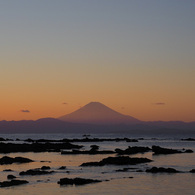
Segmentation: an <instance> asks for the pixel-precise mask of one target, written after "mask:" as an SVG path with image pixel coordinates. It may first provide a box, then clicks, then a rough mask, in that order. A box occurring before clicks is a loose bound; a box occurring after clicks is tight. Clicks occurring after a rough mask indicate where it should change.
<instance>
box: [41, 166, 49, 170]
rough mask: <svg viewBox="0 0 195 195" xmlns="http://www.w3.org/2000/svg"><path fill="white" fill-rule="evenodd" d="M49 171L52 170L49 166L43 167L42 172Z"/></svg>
mask: <svg viewBox="0 0 195 195" xmlns="http://www.w3.org/2000/svg"><path fill="white" fill-rule="evenodd" d="M49 169H51V168H50V167H49V166H42V167H41V170H49Z"/></svg>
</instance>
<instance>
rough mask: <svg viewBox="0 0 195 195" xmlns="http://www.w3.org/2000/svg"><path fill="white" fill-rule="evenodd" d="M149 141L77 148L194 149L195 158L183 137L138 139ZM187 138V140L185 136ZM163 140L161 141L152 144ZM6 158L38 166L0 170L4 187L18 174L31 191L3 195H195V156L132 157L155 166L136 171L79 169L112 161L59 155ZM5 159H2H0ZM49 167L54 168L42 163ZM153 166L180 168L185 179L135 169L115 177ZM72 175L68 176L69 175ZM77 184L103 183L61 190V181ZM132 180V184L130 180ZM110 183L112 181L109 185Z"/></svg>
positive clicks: (192, 144) (60, 136)
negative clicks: (42, 171)
mask: <svg viewBox="0 0 195 195" xmlns="http://www.w3.org/2000/svg"><path fill="white" fill-rule="evenodd" d="M0 137H4V138H10V139H14V140H15V139H16V138H19V139H21V140H24V139H27V138H31V139H41V138H45V139H63V138H82V135H79V134H66V135H65V134H6V135H5V134H4V135H0ZM91 137H92V138H93V137H96V138H117V137H122V138H123V137H128V138H135V137H132V136H131V135H128V134H126V135H125V134H124V135H118V134H109V135H108V134H107V135H106V134H104V135H100V134H97V135H91ZM138 137H140V138H141V137H142V138H144V140H139V142H129V143H128V142H124V141H121V142H98V143H94V142H93V143H76V144H80V145H84V146H85V149H89V147H90V145H92V144H97V145H99V146H100V150H104V149H111V150H114V149H115V148H121V149H126V148H127V147H128V146H149V147H151V146H152V145H158V146H162V147H167V148H176V149H182V148H185V149H192V150H193V151H194V152H195V142H193V141H192V142H189V141H181V140H180V138H183V137H178V136H173V137H170V136H166V135H163V136H162V135H161V136H143V135H142V136H137V137H136V138H138ZM184 137H185V138H186V137H188V136H187V135H186V136H184ZM153 138H158V139H153ZM6 155H7V156H11V157H16V156H22V157H27V158H30V159H32V160H34V161H35V162H32V163H27V164H12V165H0V173H1V174H0V181H5V180H7V179H6V178H7V175H8V174H13V175H15V176H17V177H18V179H25V180H28V181H29V184H27V185H21V186H16V187H7V188H1V189H0V194H1V195H8V194H9V195H10V194H11V195H12V194H13V195H26V194H28V195H35V194H47V195H56V194H59V195H61V194H71V195H74V194H75V195H76V194H80V195H81V194H82V195H87V194H110V195H111V194H112V195H113V194H142V195H145V194H148V195H149V194H150V195H152V194H176V195H180V194H181V195H183V194H195V174H194V173H189V171H190V170H191V169H195V153H186V154H185V153H184V154H171V155H158V156H154V155H152V152H148V153H145V154H136V155H131V157H147V158H150V159H152V160H153V162H151V163H147V164H140V165H133V166H132V165H131V166H103V167H82V168H81V167H80V166H79V165H81V164H82V163H83V162H90V161H100V160H102V159H103V158H106V157H108V156H115V155H114V154H113V155H61V154H60V153H51V152H50V153H48V152H44V153H31V152H29V153H11V154H6ZM2 156H5V155H4V154H0V158H1V157H2ZM40 161H50V162H40ZM43 165H46V166H50V167H51V169H52V170H54V171H55V173H53V174H51V175H44V176H19V172H20V171H25V170H28V169H32V168H40V167H41V166H43ZM60 166H66V167H67V169H66V170H58V168H59V167H60ZM152 166H157V167H160V166H162V167H171V168H175V169H177V170H179V171H182V173H177V174H167V173H163V174H162V173H161V174H151V173H146V172H136V171H135V169H131V170H130V171H129V172H116V170H118V169H122V168H138V169H139V170H145V169H146V168H150V167H152ZM4 169H12V170H13V172H3V170H4ZM67 171H68V172H67ZM64 177H68V178H74V177H83V178H90V179H99V180H103V182H101V183H97V184H88V185H83V186H63V187H61V186H60V185H59V184H57V181H59V180H60V178H64ZM129 177H133V178H129ZM105 180H108V181H105Z"/></svg>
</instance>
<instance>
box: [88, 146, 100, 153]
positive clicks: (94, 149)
mask: <svg viewBox="0 0 195 195" xmlns="http://www.w3.org/2000/svg"><path fill="white" fill-rule="evenodd" d="M90 147H91V150H90V151H91V152H93V151H97V150H99V146H97V145H91V146H90Z"/></svg>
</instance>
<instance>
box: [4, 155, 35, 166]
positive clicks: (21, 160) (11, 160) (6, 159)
mask: <svg viewBox="0 0 195 195" xmlns="http://www.w3.org/2000/svg"><path fill="white" fill-rule="evenodd" d="M29 162H33V161H32V160H31V159H29V158H23V157H15V158H12V157H8V156H4V157H2V158H0V164H1V165H5V164H12V163H29Z"/></svg>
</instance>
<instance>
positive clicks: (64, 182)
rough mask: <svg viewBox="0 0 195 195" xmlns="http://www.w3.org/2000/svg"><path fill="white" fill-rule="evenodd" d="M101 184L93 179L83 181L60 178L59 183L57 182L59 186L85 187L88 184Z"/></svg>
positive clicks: (80, 179)
mask: <svg viewBox="0 0 195 195" xmlns="http://www.w3.org/2000/svg"><path fill="white" fill-rule="evenodd" d="M97 182H101V181H100V180H94V179H84V178H74V179H70V178H62V179H60V181H58V184H60V185H85V184H90V183H97Z"/></svg>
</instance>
